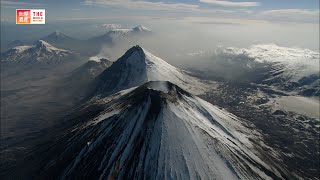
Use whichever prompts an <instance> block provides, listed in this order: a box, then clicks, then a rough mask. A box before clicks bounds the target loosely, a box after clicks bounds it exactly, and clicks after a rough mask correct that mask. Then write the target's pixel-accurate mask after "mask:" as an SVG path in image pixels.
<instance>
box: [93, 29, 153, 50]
mask: <svg viewBox="0 0 320 180" xmlns="http://www.w3.org/2000/svg"><path fill="white" fill-rule="evenodd" d="M151 34H152V31H151V30H150V29H148V28H146V27H144V26H137V27H134V28H132V29H112V30H110V31H108V32H107V33H105V34H103V35H101V36H97V37H93V38H91V39H89V40H88V41H89V42H91V43H94V44H105V45H113V44H115V43H119V42H122V41H129V42H130V40H132V39H133V38H139V37H143V36H147V35H151Z"/></svg>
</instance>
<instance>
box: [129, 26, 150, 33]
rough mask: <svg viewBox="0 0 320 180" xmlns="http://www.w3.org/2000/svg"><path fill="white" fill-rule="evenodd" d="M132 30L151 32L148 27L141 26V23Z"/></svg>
mask: <svg viewBox="0 0 320 180" xmlns="http://www.w3.org/2000/svg"><path fill="white" fill-rule="evenodd" d="M132 30H133V31H135V32H151V30H150V29H148V28H146V27H144V26H141V25H140V26H137V27H134V28H132Z"/></svg>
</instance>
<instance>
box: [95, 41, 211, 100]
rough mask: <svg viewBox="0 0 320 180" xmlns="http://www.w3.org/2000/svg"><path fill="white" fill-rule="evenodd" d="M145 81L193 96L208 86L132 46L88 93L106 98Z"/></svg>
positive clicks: (100, 77)
mask: <svg viewBox="0 0 320 180" xmlns="http://www.w3.org/2000/svg"><path fill="white" fill-rule="evenodd" d="M148 81H170V82H172V83H175V84H177V85H179V86H181V87H182V88H184V89H186V90H188V91H190V92H192V93H195V94H201V93H204V92H205V91H206V90H207V88H208V87H209V85H210V82H204V81H201V80H199V79H197V78H195V77H192V76H190V75H188V73H187V72H186V71H183V70H180V69H178V68H176V67H174V66H172V65H170V64H168V63H167V62H165V61H164V60H162V59H160V58H158V57H156V56H154V55H153V54H151V53H150V52H148V51H146V50H145V49H143V48H141V47H140V46H134V47H132V48H131V49H129V50H128V51H127V52H126V53H125V54H124V55H123V56H122V57H121V58H120V59H119V60H117V61H116V62H114V63H113V64H112V66H110V67H109V68H108V69H106V70H105V71H104V72H103V73H101V74H100V75H99V76H98V77H97V79H96V80H95V82H94V83H93V85H92V87H93V89H92V90H91V91H92V93H93V94H95V95H97V94H102V95H110V94H112V93H115V92H117V91H119V90H123V89H128V88H131V87H135V86H140V85H142V84H144V83H146V82H148ZM211 88H213V87H212V86H211Z"/></svg>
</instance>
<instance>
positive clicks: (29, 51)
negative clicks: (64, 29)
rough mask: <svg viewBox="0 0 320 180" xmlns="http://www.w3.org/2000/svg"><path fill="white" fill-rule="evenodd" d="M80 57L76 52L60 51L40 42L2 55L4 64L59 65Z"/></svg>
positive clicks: (19, 47) (18, 47)
mask: <svg viewBox="0 0 320 180" xmlns="http://www.w3.org/2000/svg"><path fill="white" fill-rule="evenodd" d="M77 56H78V55H77V54H76V53H74V52H71V51H67V50H64V49H59V48H56V47H54V46H52V45H51V44H49V43H47V42H45V41H43V40H39V41H37V42H36V43H35V44H34V45H31V46H17V47H14V48H12V49H10V50H8V51H6V52H4V53H3V54H2V55H1V61H2V63H21V64H34V63H48V64H51V63H57V62H61V61H63V60H66V59H72V58H75V57H77Z"/></svg>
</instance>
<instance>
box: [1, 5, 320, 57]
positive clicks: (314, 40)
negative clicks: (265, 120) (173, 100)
mask: <svg viewBox="0 0 320 180" xmlns="http://www.w3.org/2000/svg"><path fill="white" fill-rule="evenodd" d="M23 8H45V9H46V25H15V9H23ZM1 23H2V25H3V26H2V32H1V34H2V38H4V39H12V38H15V39H20V38H25V39H26V38H39V37H41V36H43V35H45V34H48V33H49V32H52V31H53V30H60V31H63V32H64V33H67V34H69V35H73V36H77V38H82V39H86V38H88V37H92V36H96V35H99V34H102V33H104V31H106V29H102V28H100V29H99V28H97V27H96V26H97V25H99V24H105V23H113V24H120V25H122V26H125V27H131V26H134V25H139V24H142V25H144V26H147V27H148V28H150V29H152V30H153V31H155V32H157V33H160V34H162V36H161V35H159V37H162V38H160V39H159V46H161V44H163V45H162V46H163V48H166V43H167V42H168V41H171V42H170V43H171V44H172V43H173V44H174V43H175V44H177V46H178V45H180V44H181V46H187V45H186V43H185V42H188V43H193V44H194V46H195V45H197V44H199V46H201V48H203V47H207V48H210V46H215V45H221V44H222V45H232V46H249V45H250V44H254V43H276V44H279V45H283V46H290V47H291V46H299V47H303V48H309V49H312V50H317V51H318V48H319V0H257V1H250V0H247V1H239V0H28V1H27V0H1ZM19 35H20V36H19ZM173 41H174V42H173Z"/></svg>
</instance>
